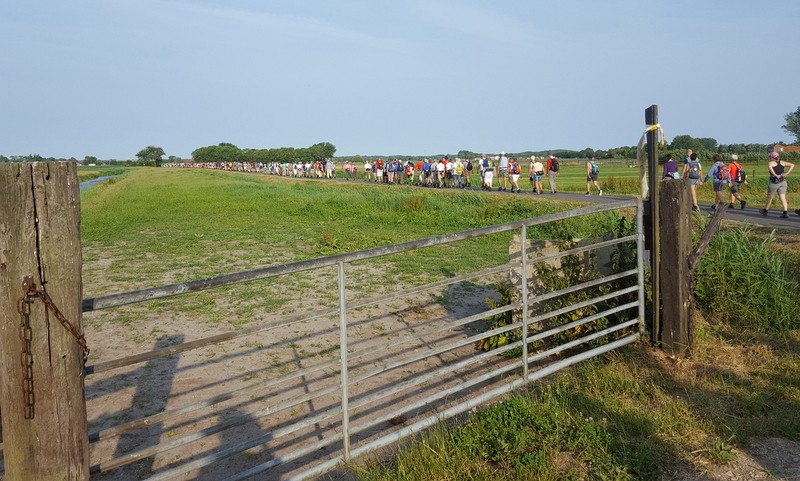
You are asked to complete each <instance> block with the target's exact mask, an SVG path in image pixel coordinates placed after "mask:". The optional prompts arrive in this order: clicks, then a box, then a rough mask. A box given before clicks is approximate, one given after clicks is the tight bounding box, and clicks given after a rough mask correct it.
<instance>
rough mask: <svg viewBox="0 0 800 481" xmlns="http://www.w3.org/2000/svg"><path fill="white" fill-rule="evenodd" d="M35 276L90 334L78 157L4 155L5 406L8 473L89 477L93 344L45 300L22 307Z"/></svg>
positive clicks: (0, 178) (0, 287)
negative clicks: (28, 160)
mask: <svg viewBox="0 0 800 481" xmlns="http://www.w3.org/2000/svg"><path fill="white" fill-rule="evenodd" d="M27 276H32V277H31V279H32V283H33V285H34V287H35V289H38V290H40V291H46V293H47V296H49V298H50V299H51V300H52V305H53V306H55V307H56V308H57V309H58V311H60V313H61V314H62V316H63V318H64V319H66V320H67V321H68V322H69V324H70V325H71V326H73V327H74V330H75V331H76V332H77V333H78V334H80V333H81V332H82V327H81V297H82V284H81V243H80V197H79V185H78V176H77V169H76V164H75V163H74V162H52V163H33V164H21V163H12V164H0V369H1V370H0V372H2V373H3V374H2V376H3V382H2V383H0V410H1V411H2V413H3V416H2V426H3V458H4V463H5V476H6V479H9V480H29V479H30V480H34V479H35V480H68V481H73V480H75V481H86V480H88V479H89V440H88V433H87V425H86V402H85V398H84V384H83V352H82V349H81V347H80V345H79V343H78V341H77V339H76V336H75V335H74V333H73V332H71V331H70V330H69V329H67V328H65V327H64V326H63V325H62V322H61V321H60V320H59V319H58V318H57V316H56V315H55V314H54V312H53V309H48V308H47V307H46V306H45V303H44V302H43V301H42V299H40V298H35V299H33V301H32V302H31V303H30V304H29V307H30V315H29V316H24V315H21V314H20V312H19V311H18V308H19V307H18V306H19V300H20V298H22V297H23V296H24V294H25V291H24V289H23V280H24V279H25V278H26V277H27ZM21 324H22V325H23V328H22V329H21ZM21 332H22V333H25V335H24V336H22V335H21V334H20V333H21ZM25 338H27V342H26V339H25ZM31 386H32V388H31Z"/></svg>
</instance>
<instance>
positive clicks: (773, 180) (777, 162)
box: [662, 149, 800, 219]
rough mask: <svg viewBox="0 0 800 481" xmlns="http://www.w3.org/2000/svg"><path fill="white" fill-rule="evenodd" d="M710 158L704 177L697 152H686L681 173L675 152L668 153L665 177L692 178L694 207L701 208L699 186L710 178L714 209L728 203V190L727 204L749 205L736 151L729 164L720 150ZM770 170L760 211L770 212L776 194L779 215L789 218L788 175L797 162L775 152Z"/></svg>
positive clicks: (744, 174)
mask: <svg viewBox="0 0 800 481" xmlns="http://www.w3.org/2000/svg"><path fill="white" fill-rule="evenodd" d="M711 160H712V162H713V163H712V164H711V167H710V168H709V169H708V172H707V173H706V175H705V177H703V166H702V164H701V163H700V159H699V158H698V157H697V154H696V153H694V152H692V151H691V149H690V150H688V151H687V152H686V158H685V159H684V161H683V170H682V172H681V173H678V166H677V163H676V162H675V160H674V159H673V158H672V156H669V157H668V158H667V161H666V162H664V170H663V175H662V178H663V179H664V180H668V179H673V178H674V179H680V178H687V179H689V181H690V189H691V190H690V192H691V196H692V209H693V210H700V206H699V205H698V203H697V188H698V187H702V186H703V184H707V183H708V182H709V181H711V184H712V186H713V188H714V203H713V204H712V205H711V209H712V210H715V209H717V208H718V207H719V205H722V204H724V203H725V201H726V199H725V192H726V191H728V192H729V194H730V201H729V202H728V208H733V207H734V206H735V204H737V203H738V204H739V207H740V208H741V209H742V210H744V208H745V206H746V205H747V200H745V198H744V196H743V194H742V187H743V186H744V185H747V173H746V172H745V170H744V168H743V167H742V164H740V163H739V157H738V156H737V155H736V154H733V155H731V158H730V162H728V163H727V164H726V163H725V162H723V160H722V157H721V156H720V155H719V154H715V155H714V156H713V157H712V159H711ZM767 170H768V172H769V183H768V184H767V202H766V205H765V206H764V208H763V209H761V210H760V212H761V214H762V215H764V216H768V215H769V208H770V207H771V206H772V201H773V200H774V199H775V196H776V195H777V196H778V199H779V200H780V202H781V205H782V207H783V212H782V213H781V215H780V217H781V218H784V219H786V218H788V217H789V205H788V203H787V201H786V191H787V189H788V183H787V182H786V178H787V177H788V176H789V174H790V173H791V172H792V170H794V164H793V163H791V162H787V161H781V158H780V153H779V152H772V153H770V154H769V162H768V163H767ZM795 213H796V214H797V215H800V209H797V210H795Z"/></svg>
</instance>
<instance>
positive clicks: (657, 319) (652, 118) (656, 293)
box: [644, 105, 661, 342]
mask: <svg viewBox="0 0 800 481" xmlns="http://www.w3.org/2000/svg"><path fill="white" fill-rule="evenodd" d="M644 121H645V123H646V124H647V125H648V126H652V125H656V124H658V105H651V106H650V107H648V108H647V109H645V111H644ZM647 174H648V175H647V187H648V189H647V190H648V192H649V195H650V203H649V206H650V216H649V221H650V225H649V226H648V227H649V235H650V237H651V238H650V242H649V243H646V244H649V245H650V272H651V274H652V275H651V277H650V278H651V282H652V284H653V286H652V291H651V296H652V299H653V313H652V317H653V322H652V323H651V325H652V332H651V335H652V339H653V341H654V342H658V339H659V333H660V331H661V310H660V309H661V264H660V263H661V256H660V254H659V249H660V247H661V241H660V234H661V233H660V231H659V228H658V225H659V216H658V211H659V200H658V197H659V191H658V190H659V182H658V181H659V179H660V176H659V173H658V130H655V129H648V131H647Z"/></svg>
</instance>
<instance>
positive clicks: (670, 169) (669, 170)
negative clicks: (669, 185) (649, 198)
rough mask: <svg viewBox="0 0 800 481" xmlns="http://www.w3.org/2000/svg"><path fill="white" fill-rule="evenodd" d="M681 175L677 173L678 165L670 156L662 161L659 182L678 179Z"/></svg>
mask: <svg viewBox="0 0 800 481" xmlns="http://www.w3.org/2000/svg"><path fill="white" fill-rule="evenodd" d="M680 178H681V175H680V174H679V173H678V163H677V162H675V159H673V158H672V154H668V155H667V158H666V160H665V161H664V170H663V172H662V174H661V180H666V179H669V180H672V179H680Z"/></svg>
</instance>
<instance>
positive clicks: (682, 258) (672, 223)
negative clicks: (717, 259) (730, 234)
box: [659, 179, 692, 356]
mask: <svg viewBox="0 0 800 481" xmlns="http://www.w3.org/2000/svg"><path fill="white" fill-rule="evenodd" d="M661 184H662V192H661V194H662V195H661V206H660V209H659V210H660V215H661V228H660V231H661V239H662V240H663V243H662V245H661V249H660V252H661V266H662V269H661V299H662V316H661V319H662V321H663V322H662V329H661V335H660V337H659V339H660V341H661V348H662V349H663V350H664V351H666V352H667V353H669V354H671V355H673V356H682V355H684V354H686V352H687V351H688V350H689V348H690V347H691V344H692V335H691V334H692V329H691V317H690V316H691V311H690V309H691V302H692V301H691V294H692V293H691V288H692V286H691V285H692V283H691V279H692V272H691V266H690V265H689V262H687V260H688V259H689V253H690V251H691V249H692V199H691V195H690V193H689V180H688V179H682V180H667V181H665V182H662V183H661Z"/></svg>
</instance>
